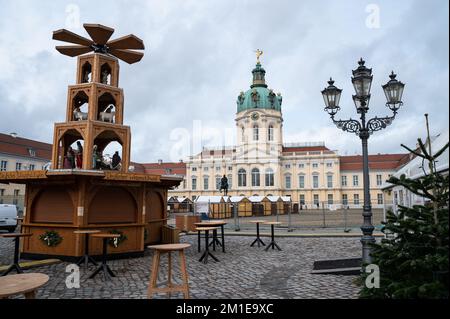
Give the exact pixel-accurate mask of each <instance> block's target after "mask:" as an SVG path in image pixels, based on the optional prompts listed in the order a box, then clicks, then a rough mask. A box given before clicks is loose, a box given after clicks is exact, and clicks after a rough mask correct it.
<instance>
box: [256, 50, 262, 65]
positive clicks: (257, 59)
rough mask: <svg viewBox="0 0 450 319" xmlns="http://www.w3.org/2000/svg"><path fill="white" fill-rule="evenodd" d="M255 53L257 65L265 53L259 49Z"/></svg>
mask: <svg viewBox="0 0 450 319" xmlns="http://www.w3.org/2000/svg"><path fill="white" fill-rule="evenodd" d="M255 52H256V63H257V64H259V57H260V56H261V55H263V53H264V52H263V51H261V50H260V49H257V50H256V51H255Z"/></svg>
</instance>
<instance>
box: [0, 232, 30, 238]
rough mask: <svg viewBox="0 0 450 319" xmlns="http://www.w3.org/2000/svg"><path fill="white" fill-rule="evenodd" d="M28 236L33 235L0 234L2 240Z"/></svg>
mask: <svg viewBox="0 0 450 319" xmlns="http://www.w3.org/2000/svg"><path fill="white" fill-rule="evenodd" d="M29 236H33V234H32V233H11V234H0V237H4V238H16V237H29Z"/></svg>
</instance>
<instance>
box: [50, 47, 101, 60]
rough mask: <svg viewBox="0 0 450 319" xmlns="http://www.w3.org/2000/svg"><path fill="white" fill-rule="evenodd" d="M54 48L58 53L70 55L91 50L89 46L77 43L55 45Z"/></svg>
mask: <svg viewBox="0 0 450 319" xmlns="http://www.w3.org/2000/svg"><path fill="white" fill-rule="evenodd" d="M55 48H56V50H58V52H59V53H61V54H64V55H68V56H72V57H73V56H78V55H81V54H84V53H88V52H91V51H93V49H92V48H91V47H85V46H79V45H63V46H56V47H55Z"/></svg>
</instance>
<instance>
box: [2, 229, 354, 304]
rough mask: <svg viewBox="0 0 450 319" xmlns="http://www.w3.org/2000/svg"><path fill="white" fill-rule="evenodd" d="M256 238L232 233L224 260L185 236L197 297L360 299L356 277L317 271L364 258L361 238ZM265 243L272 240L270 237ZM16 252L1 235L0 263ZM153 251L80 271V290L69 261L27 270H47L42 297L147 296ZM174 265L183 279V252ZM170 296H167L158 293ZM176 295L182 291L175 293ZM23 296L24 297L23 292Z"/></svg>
mask: <svg viewBox="0 0 450 319" xmlns="http://www.w3.org/2000/svg"><path fill="white" fill-rule="evenodd" d="M253 239H254V237H253V236H227V237H226V238H225V240H226V241H225V243H226V253H222V252H221V251H220V250H218V251H216V252H215V253H214V254H215V256H216V257H217V258H218V259H219V260H220V261H219V262H218V263H215V262H213V261H212V260H211V259H210V262H209V263H208V264H206V265H205V264H203V263H200V262H199V261H198V259H199V257H200V255H201V254H200V253H198V252H197V246H196V245H197V244H196V243H197V241H196V240H197V237H196V236H193V235H186V236H181V237H180V241H181V242H186V243H190V244H192V246H191V247H190V248H189V249H187V251H186V258H187V267H188V273H189V283H190V293H191V298H205V299H209V298H219V299H241V298H262V299H264V298H275V299H278V298H333V299H334V298H357V293H358V290H359V288H358V286H357V285H355V283H354V280H355V278H356V277H355V276H336V275H311V274H310V272H311V270H312V267H313V262H314V261H315V260H320V259H329V258H330V259H334V258H345V257H358V256H360V253H361V244H360V242H359V238H349V237H347V238H346V237H342V238H330V237H317V238H312V237H308V238H298V237H280V238H277V239H276V240H277V242H278V244H279V246H280V247H281V249H282V251H276V250H269V251H264V249H263V248H262V247H261V248H258V247H256V246H255V247H250V243H251V242H252V241H253ZM264 240H265V241H267V240H268V238H264ZM12 256H13V242H12V240H10V239H5V238H0V264H2V265H5V264H9V263H10V262H11V261H12ZM152 256H153V253H152V251H151V250H147V251H146V252H145V256H144V257H140V258H130V259H122V260H112V261H109V264H110V266H111V268H112V269H113V271H114V272H115V273H116V275H117V277H116V278H113V279H112V280H111V281H108V282H104V281H103V277H102V276H97V277H95V278H94V279H88V278H87V277H88V276H89V274H90V273H91V272H92V271H93V270H94V266H90V269H89V270H88V271H85V270H84V269H83V268H81V269H80V272H81V281H80V285H81V287H80V288H78V289H77V288H72V289H69V288H67V287H66V284H65V280H66V277H67V276H68V275H69V273H66V271H65V270H66V267H67V266H68V265H69V263H67V262H62V263H59V264H54V265H48V266H41V267H39V268H34V269H29V270H27V271H25V272H41V273H45V274H48V275H49V276H50V281H49V282H48V283H47V284H46V285H45V286H44V287H42V288H41V289H39V290H38V293H37V298H138V299H143V298H146V292H147V286H148V281H149V276H150V267H151V261H152ZM166 258H167V257H162V267H161V271H160V275H159V276H160V280H161V281H164V280H166V274H167V271H166V267H165V266H166V265H167V260H166ZM174 263H175V265H176V270H175V273H174V277H176V278H177V279H175V280H174V281H175V282H179V280H178V277H179V276H178V275H179V271H178V270H179V269H178V265H179V263H178V256H176V257H175V259H174ZM155 297H156V298H166V295H164V294H162V295H156V296H155ZM172 297H173V298H174V297H175V298H181V297H182V295H181V294H180V295H178V294H173V296H172ZM17 298H22V297H21V296H18V297H17Z"/></svg>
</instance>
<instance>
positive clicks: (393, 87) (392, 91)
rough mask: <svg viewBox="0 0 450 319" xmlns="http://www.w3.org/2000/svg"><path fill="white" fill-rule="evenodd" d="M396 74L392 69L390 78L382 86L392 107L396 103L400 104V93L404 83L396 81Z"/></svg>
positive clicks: (388, 103)
mask: <svg viewBox="0 0 450 319" xmlns="http://www.w3.org/2000/svg"><path fill="white" fill-rule="evenodd" d="M396 76H397V75H396V74H395V73H394V71H392V73H391V75H389V77H390V78H391V79H390V80H389V82H388V83H386V84H385V85H383V86H382V88H383V91H384V95H386V100H387V105H388V106H389V107H391V106H392V107H394V106H395V105H396V104H402V95H403V89H404V87H405V84H403V83H402V82H400V81H398V80H397V79H396Z"/></svg>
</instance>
